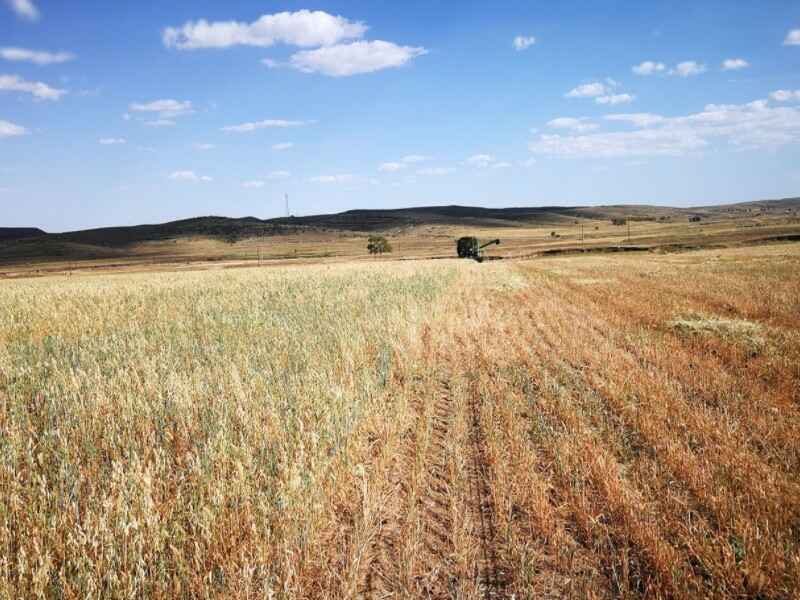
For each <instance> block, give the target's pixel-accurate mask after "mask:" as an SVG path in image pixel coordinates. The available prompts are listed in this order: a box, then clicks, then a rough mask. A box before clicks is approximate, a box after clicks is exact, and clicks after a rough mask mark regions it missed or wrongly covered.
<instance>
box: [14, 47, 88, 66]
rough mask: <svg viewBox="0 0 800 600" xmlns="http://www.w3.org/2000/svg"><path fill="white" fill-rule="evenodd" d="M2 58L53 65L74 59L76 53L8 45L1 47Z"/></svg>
mask: <svg viewBox="0 0 800 600" xmlns="http://www.w3.org/2000/svg"><path fill="white" fill-rule="evenodd" d="M0 58H2V59H4V60H11V61H15V62H31V63H33V64H35V65H53V64H59V63H65V62H67V61H70V60H73V59H74V58H75V55H74V54H70V53H69V52H45V51H44V50H28V49H27V48H14V47H6V48H0Z"/></svg>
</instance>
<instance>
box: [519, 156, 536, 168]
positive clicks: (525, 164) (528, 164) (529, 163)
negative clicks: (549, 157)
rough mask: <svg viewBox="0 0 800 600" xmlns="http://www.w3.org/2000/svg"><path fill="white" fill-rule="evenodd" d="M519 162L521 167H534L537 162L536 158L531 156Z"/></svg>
mask: <svg viewBox="0 0 800 600" xmlns="http://www.w3.org/2000/svg"><path fill="white" fill-rule="evenodd" d="M519 164H520V166H521V167H532V166H533V165H535V164H536V159H535V158H533V157H531V158H528V159H526V160H523V161H520V163H519Z"/></svg>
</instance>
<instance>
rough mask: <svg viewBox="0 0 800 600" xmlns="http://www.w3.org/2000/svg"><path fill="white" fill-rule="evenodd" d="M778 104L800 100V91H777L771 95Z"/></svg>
mask: <svg viewBox="0 0 800 600" xmlns="http://www.w3.org/2000/svg"><path fill="white" fill-rule="evenodd" d="M769 97H770V98H772V99H773V100H775V101H776V102H790V101H792V100H800V90H794V91H792V90H776V91H774V92H772V93H771V94H770V95H769Z"/></svg>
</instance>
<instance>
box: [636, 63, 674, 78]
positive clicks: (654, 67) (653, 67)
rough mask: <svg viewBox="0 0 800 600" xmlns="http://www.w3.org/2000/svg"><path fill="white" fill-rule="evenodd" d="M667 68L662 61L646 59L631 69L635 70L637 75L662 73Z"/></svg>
mask: <svg viewBox="0 0 800 600" xmlns="http://www.w3.org/2000/svg"><path fill="white" fill-rule="evenodd" d="M666 68H667V66H666V65H665V64H664V63H662V62H655V61H652V60H646V61H644V62H642V63H639V64H638V65H635V66H633V67H631V71H633V72H634V73H635V74H636V75H652V74H654V73H661V72H662V71H665V70H666Z"/></svg>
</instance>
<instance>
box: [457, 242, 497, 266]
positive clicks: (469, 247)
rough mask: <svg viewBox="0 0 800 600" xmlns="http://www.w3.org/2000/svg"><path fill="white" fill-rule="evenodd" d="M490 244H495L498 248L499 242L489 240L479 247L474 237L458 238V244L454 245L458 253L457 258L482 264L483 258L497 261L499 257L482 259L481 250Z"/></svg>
mask: <svg viewBox="0 0 800 600" xmlns="http://www.w3.org/2000/svg"><path fill="white" fill-rule="evenodd" d="M492 244H497V245H498V246H499V245H500V240H491V241H489V242H486V243H485V244H482V245H480V244H479V243H478V238H476V237H461V238H458V242H457V243H456V251H457V252H458V257H459V258H471V259H473V260H476V261H478V262H483V261H484V258H489V259H492V260H495V259H499V258H500V257H499V256H491V257H484V255H483V249H484V248H486V247H487V246H491V245H492Z"/></svg>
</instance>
